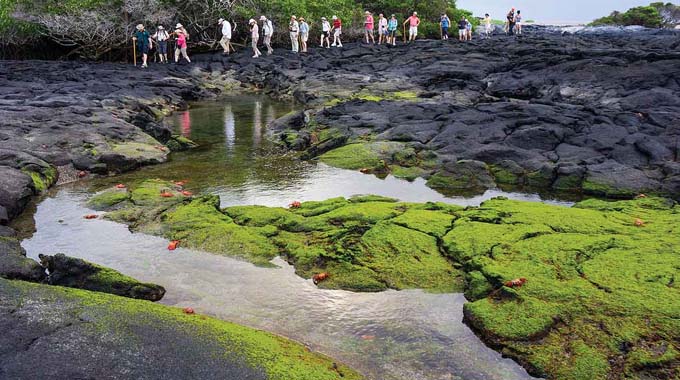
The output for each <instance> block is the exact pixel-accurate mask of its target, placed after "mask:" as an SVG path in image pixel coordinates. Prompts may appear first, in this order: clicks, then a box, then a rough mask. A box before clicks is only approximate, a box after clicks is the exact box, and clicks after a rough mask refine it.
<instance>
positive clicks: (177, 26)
mask: <svg viewBox="0 0 680 380" xmlns="http://www.w3.org/2000/svg"><path fill="white" fill-rule="evenodd" d="M175 28H176V29H179V28H183V26H182V24H180V23H177V25H175Z"/></svg>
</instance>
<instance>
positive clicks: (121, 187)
mask: <svg viewBox="0 0 680 380" xmlns="http://www.w3.org/2000/svg"><path fill="white" fill-rule="evenodd" d="M124 188H125V185H124V184H122V183H119V184H117V185H116V189H124Z"/></svg>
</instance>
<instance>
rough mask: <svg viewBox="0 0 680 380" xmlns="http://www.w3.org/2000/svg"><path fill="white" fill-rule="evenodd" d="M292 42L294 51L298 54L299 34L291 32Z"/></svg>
mask: <svg viewBox="0 0 680 380" xmlns="http://www.w3.org/2000/svg"><path fill="white" fill-rule="evenodd" d="M290 42H291V44H292V45H293V51H294V52H296V53H297V52H298V51H299V50H300V46H299V45H300V44H299V43H298V33H297V32H290Z"/></svg>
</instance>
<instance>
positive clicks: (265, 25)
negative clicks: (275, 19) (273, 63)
mask: <svg viewBox="0 0 680 380" xmlns="http://www.w3.org/2000/svg"><path fill="white" fill-rule="evenodd" d="M260 21H262V30H263V31H264V46H266V47H267V55H271V54H272V53H273V52H274V49H272V36H273V35H274V25H272V21H271V20H268V19H267V17H265V16H264V15H263V16H260Z"/></svg>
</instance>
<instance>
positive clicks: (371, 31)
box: [364, 28, 373, 34]
mask: <svg viewBox="0 0 680 380" xmlns="http://www.w3.org/2000/svg"><path fill="white" fill-rule="evenodd" d="M364 34H373V29H368V28H365V29H364Z"/></svg>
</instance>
